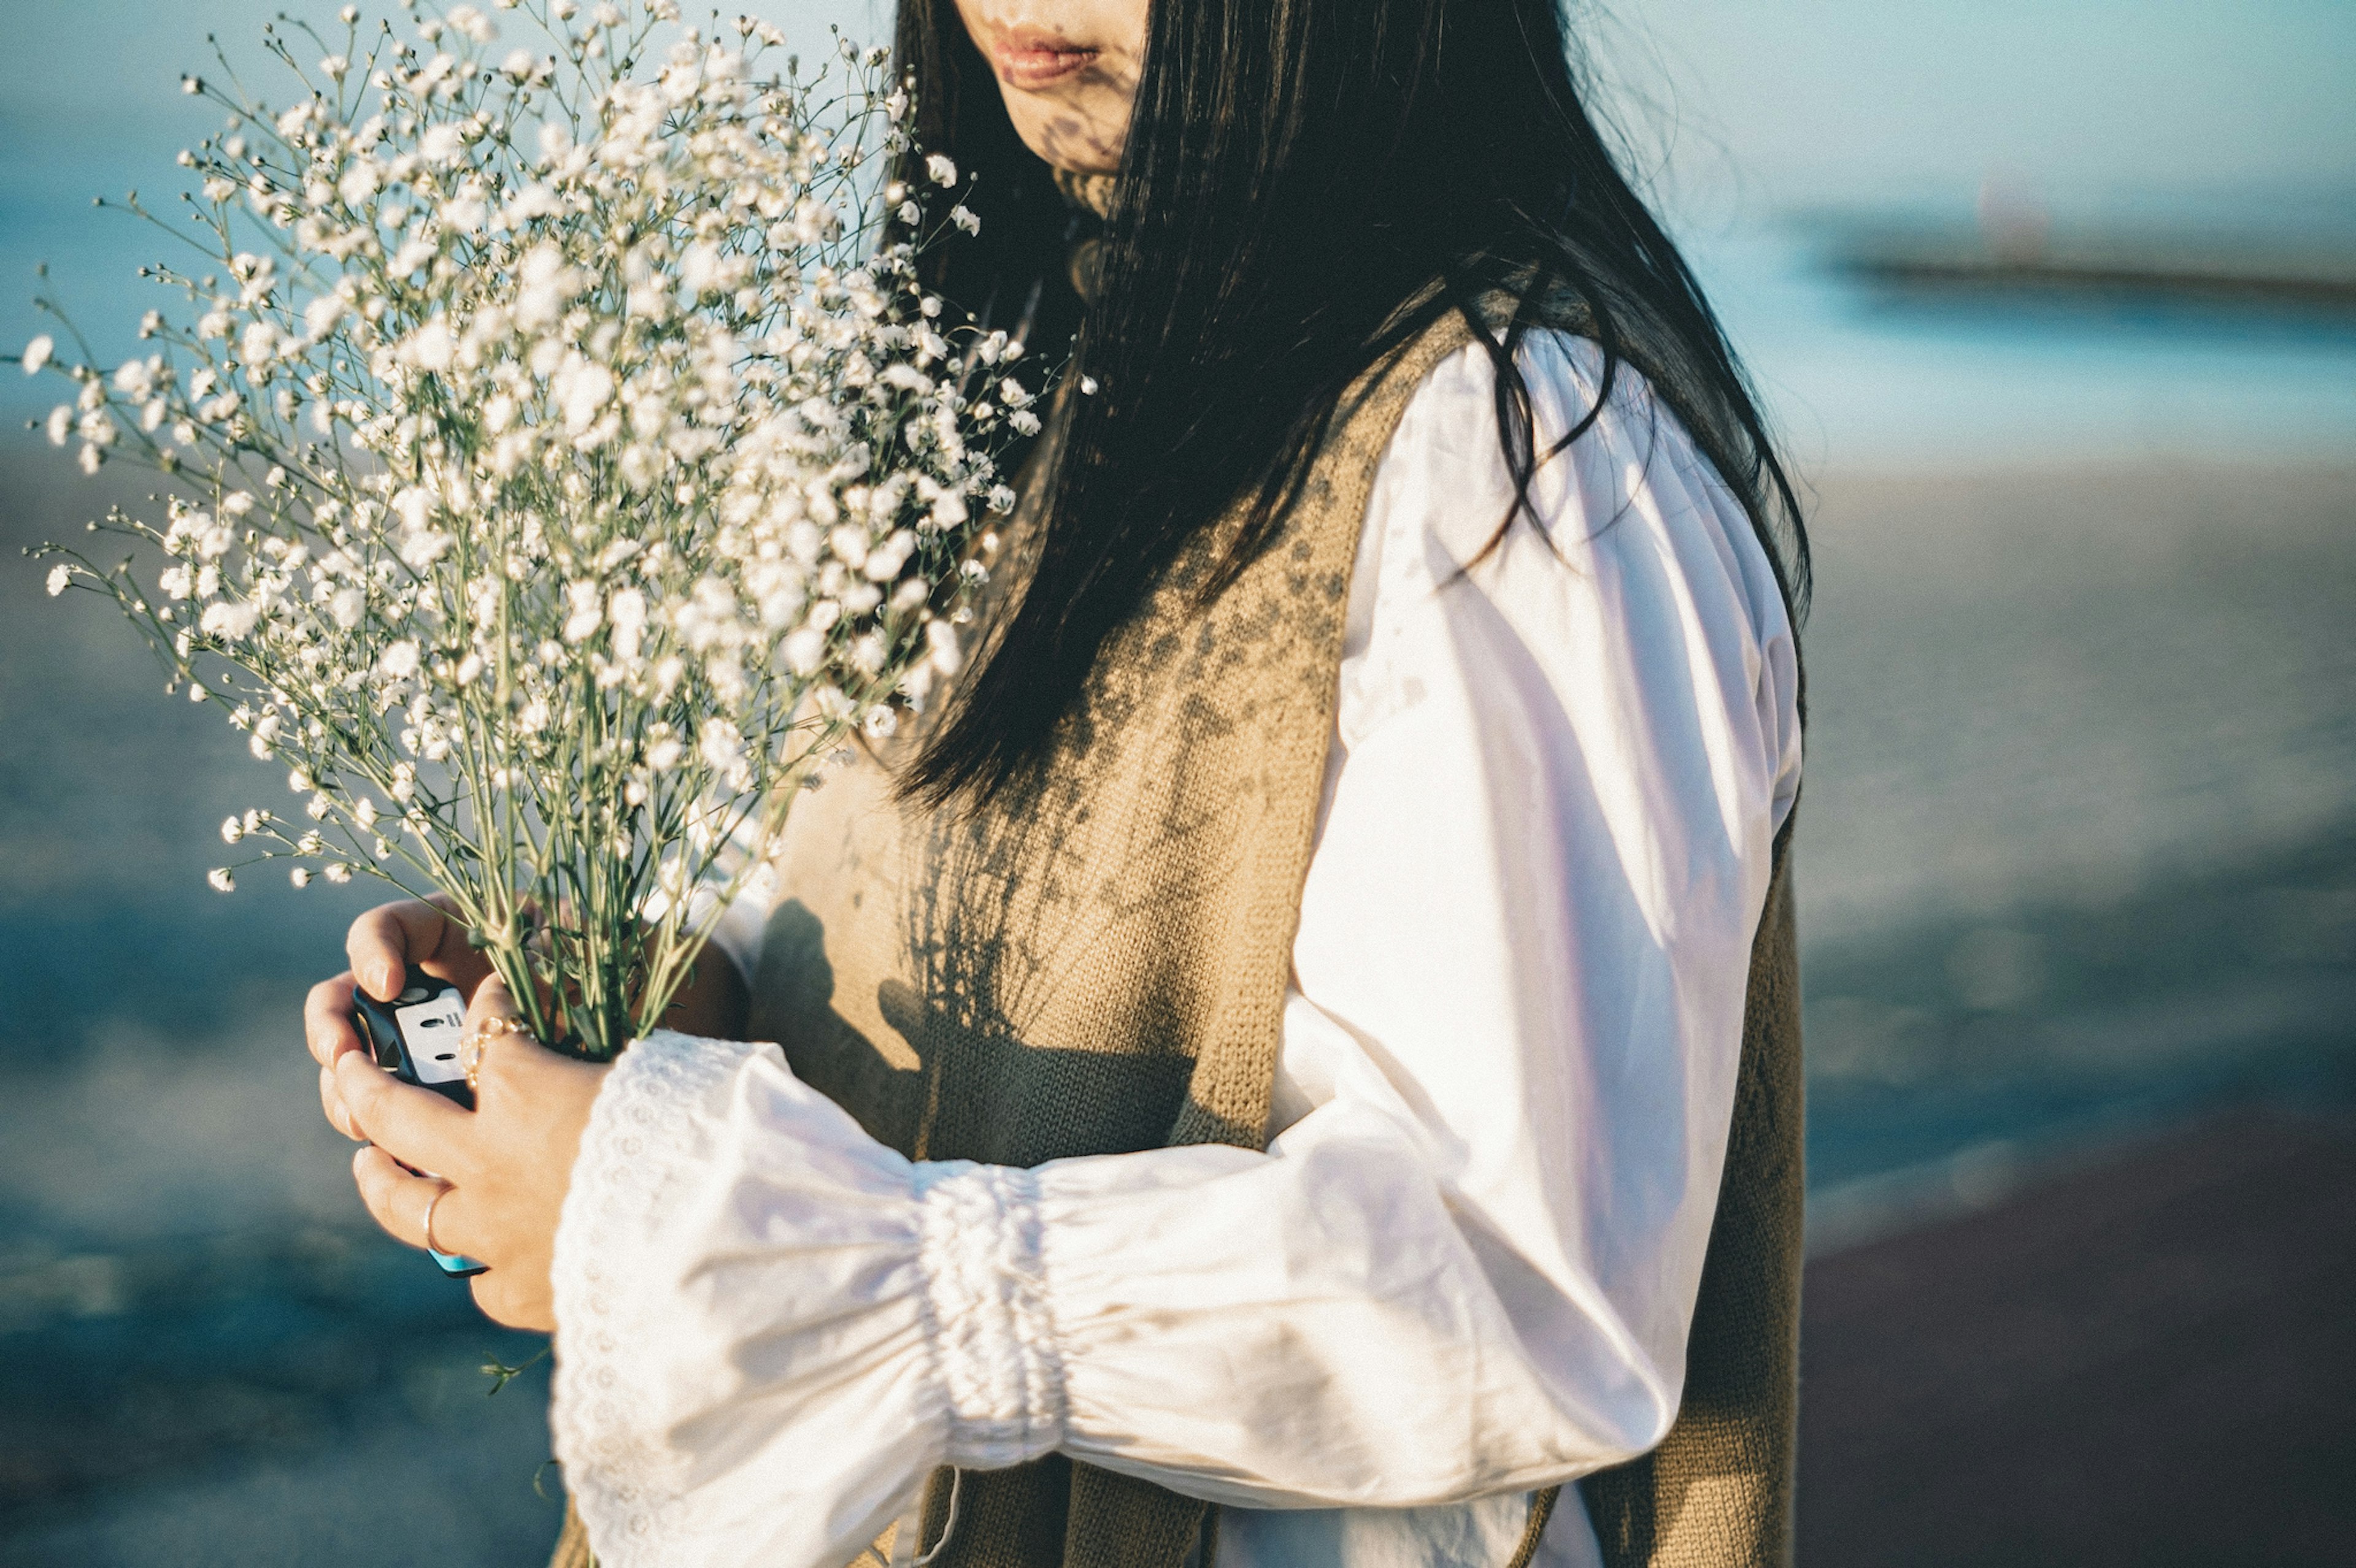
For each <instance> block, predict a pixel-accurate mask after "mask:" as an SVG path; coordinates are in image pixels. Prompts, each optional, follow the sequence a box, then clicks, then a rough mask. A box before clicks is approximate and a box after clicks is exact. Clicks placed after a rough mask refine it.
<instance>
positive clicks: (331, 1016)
mask: <svg viewBox="0 0 2356 1568" xmlns="http://www.w3.org/2000/svg"><path fill="white" fill-rule="evenodd" d="M303 1041H304V1043H305V1044H306V1045H308V1046H309V1047H310V1048H311V1054H312V1055H313V1056H314V1057H316V1059H317V1060H318V1063H319V1065H320V1066H322V1067H333V1066H334V1065H335V1064H336V1058H337V1057H339V1056H341V1055H343V1054H344V1052H346V1051H366V1050H367V1049H368V1044H367V1042H366V1041H365V1040H361V1039H360V1031H359V1028H358V1027H357V1026H356V1025H354V1023H353V1022H352V976H351V974H350V972H349V971H346V972H345V973H344V974H341V975H338V976H336V977H335V978H334V979H332V980H322V981H320V982H319V983H318V984H317V985H316V986H314V987H311V991H310V994H309V995H308V996H306V997H304V998H303Z"/></svg>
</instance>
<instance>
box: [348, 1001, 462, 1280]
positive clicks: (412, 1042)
mask: <svg viewBox="0 0 2356 1568" xmlns="http://www.w3.org/2000/svg"><path fill="white" fill-rule="evenodd" d="M352 1019H353V1021H354V1022H356V1023H358V1024H359V1029H360V1036H361V1038H362V1039H364V1040H367V1041H368V1046H369V1054H370V1055H371V1056H373V1057H374V1058H375V1059H376V1064H377V1065H378V1066H379V1067H381V1068H383V1069H384V1070H385V1071H386V1072H390V1073H391V1074H392V1075H393V1076H394V1077H395V1078H398V1079H400V1080H401V1081H402V1083H414V1084H416V1085H417V1086H418V1087H419V1088H421V1089H431V1090H433V1091H434V1093H437V1094H441V1095H444V1096H445V1097H447V1098H448V1099H451V1100H454V1101H455V1102H456V1103H457V1104H461V1105H464V1106H465V1107H466V1109H467V1110H469V1111H471V1110H473V1109H474V1108H475V1092H474V1091H473V1090H472V1089H469V1088H467V1087H466V1064H465V1063H464V1062H462V1061H460V1060H459V1055H460V1051H459V1042H460V1041H462V1040H465V1038H466V998H465V997H462V996H460V995H459V994H458V987H455V986H454V985H452V984H450V982H449V981H447V980H436V979H434V978H433V977H432V976H426V975H415V974H412V975H411V976H408V978H407V980H406V982H405V983H404V984H403V985H402V990H401V994H400V995H399V996H397V997H393V999H392V1000H391V1001H389V1002H380V1001H378V1000H377V999H376V998H375V997H371V996H369V994H368V993H367V992H366V991H363V990H361V989H359V987H353V989H352ZM418 1174H420V1175H429V1174H431V1173H430V1172H425V1171H420V1172H419V1173H418ZM426 1251H427V1252H428V1253H431V1254H432V1256H433V1259H434V1263H435V1264H438V1265H440V1267H441V1270H442V1272H443V1273H444V1274H447V1275H461V1276H463V1275H476V1274H481V1273H482V1272H483V1271H484V1270H485V1269H486V1268H487V1267H488V1266H489V1265H488V1264H478V1263H477V1262H476V1261H475V1260H474V1259H472V1258H466V1257H459V1256H456V1255H455V1254H453V1253H439V1252H434V1250H433V1249H432V1248H430V1247H429V1248H427V1249H426Z"/></svg>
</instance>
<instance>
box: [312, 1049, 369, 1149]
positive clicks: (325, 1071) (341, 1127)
mask: <svg viewBox="0 0 2356 1568" xmlns="http://www.w3.org/2000/svg"><path fill="white" fill-rule="evenodd" d="M319 1109H321V1110H322V1111H325V1112H326V1113H327V1125H329V1126H331V1127H333V1128H335V1129H336V1131H337V1132H339V1133H341V1134H343V1135H344V1136H346V1137H348V1138H351V1139H353V1140H355V1141H359V1137H360V1132H359V1128H358V1127H355V1126H354V1125H352V1117H351V1113H350V1112H348V1111H347V1110H345V1109H344V1097H343V1095H342V1094H340V1093H337V1090H336V1074H335V1071H334V1069H332V1068H327V1067H322V1068H321V1069H319Z"/></svg>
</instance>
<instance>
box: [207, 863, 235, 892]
mask: <svg viewBox="0 0 2356 1568" xmlns="http://www.w3.org/2000/svg"><path fill="white" fill-rule="evenodd" d="M205 880H206V881H208V882H209V883H211V884H212V890H213V891H215V892H217V893H233V892H235V891H237V873H236V872H235V871H232V870H230V869H229V868H228V867H227V866H215V867H214V868H213V869H211V870H209V871H207V872H206V873H205Z"/></svg>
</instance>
